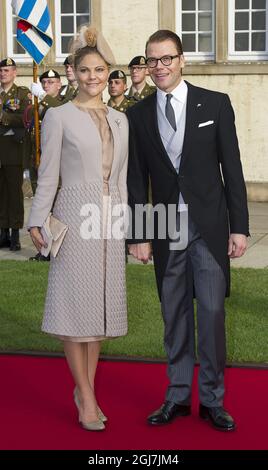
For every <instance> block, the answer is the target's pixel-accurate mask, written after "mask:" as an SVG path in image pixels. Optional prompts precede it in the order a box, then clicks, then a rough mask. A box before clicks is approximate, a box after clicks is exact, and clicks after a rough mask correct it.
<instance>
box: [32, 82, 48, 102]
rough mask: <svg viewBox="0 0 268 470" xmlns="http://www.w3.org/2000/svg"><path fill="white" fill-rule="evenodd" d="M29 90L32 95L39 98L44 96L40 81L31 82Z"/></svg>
mask: <svg viewBox="0 0 268 470" xmlns="http://www.w3.org/2000/svg"><path fill="white" fill-rule="evenodd" d="M31 92H32V94H33V95H34V96H36V97H37V98H39V100H42V99H43V98H44V97H45V96H46V92H45V90H44V89H43V87H42V85H41V83H32V84H31Z"/></svg>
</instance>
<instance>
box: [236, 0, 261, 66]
mask: <svg viewBox="0 0 268 470" xmlns="http://www.w3.org/2000/svg"><path fill="white" fill-rule="evenodd" d="M267 25H268V0H229V58H231V59H234V60H235V59H236V60H252V59H255V60H264V59H267V58H268V37H267V36H268V35H267Z"/></svg>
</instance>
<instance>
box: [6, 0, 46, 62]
mask: <svg viewBox="0 0 268 470" xmlns="http://www.w3.org/2000/svg"><path fill="white" fill-rule="evenodd" d="M12 8H13V11H14V14H15V15H16V16H18V18H19V21H18V23H17V40H18V42H19V43H20V45H21V46H22V47H23V48H24V49H25V50H26V51H27V52H28V54H30V56H32V58H33V60H34V61H35V62H36V63H37V64H40V63H41V62H42V60H43V58H44V57H45V56H46V55H47V53H48V52H49V49H50V48H51V46H52V44H53V34H52V27H51V21H50V14H49V9H48V6H47V0H12Z"/></svg>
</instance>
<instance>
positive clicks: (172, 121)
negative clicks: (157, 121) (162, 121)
mask: <svg viewBox="0 0 268 470" xmlns="http://www.w3.org/2000/svg"><path fill="white" fill-rule="evenodd" d="M172 97H173V95H171V94H170V93H169V94H168V95H166V98H167V102H166V118H167V120H168V122H169V124H170V125H171V126H172V127H173V129H174V131H176V130H177V126H176V118H175V112H174V109H173V106H172V104H171V102H170V101H171V98H172Z"/></svg>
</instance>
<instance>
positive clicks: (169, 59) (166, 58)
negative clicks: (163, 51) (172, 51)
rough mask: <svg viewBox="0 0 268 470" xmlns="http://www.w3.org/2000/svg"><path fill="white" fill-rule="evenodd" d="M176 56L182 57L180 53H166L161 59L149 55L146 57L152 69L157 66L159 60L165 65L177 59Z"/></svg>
mask: <svg viewBox="0 0 268 470" xmlns="http://www.w3.org/2000/svg"><path fill="white" fill-rule="evenodd" d="M176 57H180V56H179V54H177V55H164V56H163V57H160V58H159V59H156V58H155V57H148V58H147V59H146V64H147V65H148V67H150V68H151V69H153V68H154V67H157V64H158V61H159V60H160V62H161V63H162V64H163V65H171V64H172V61H173V59H175V58H176Z"/></svg>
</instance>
